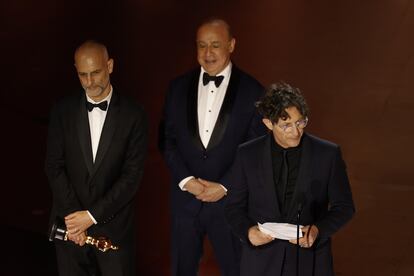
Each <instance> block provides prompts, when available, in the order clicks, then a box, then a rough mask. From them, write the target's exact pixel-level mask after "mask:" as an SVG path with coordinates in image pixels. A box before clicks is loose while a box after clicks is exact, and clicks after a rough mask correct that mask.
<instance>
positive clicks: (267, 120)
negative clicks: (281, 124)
mask: <svg viewBox="0 0 414 276" xmlns="http://www.w3.org/2000/svg"><path fill="white" fill-rule="evenodd" d="M262 122H263V124H265V126H266V127H267V128H268V129H269V130H273V123H272V121H270V120H269V119H267V118H263V119H262Z"/></svg>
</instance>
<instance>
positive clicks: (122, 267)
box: [55, 240, 136, 276]
mask: <svg viewBox="0 0 414 276" xmlns="http://www.w3.org/2000/svg"><path fill="white" fill-rule="evenodd" d="M55 248H56V257H57V264H58V270H59V275H60V276H135V261H136V260H135V255H134V250H133V249H134V247H133V245H132V244H131V246H130V247H129V246H128V245H127V246H122V247H120V248H119V250H116V251H114V250H109V251H107V252H101V251H99V250H98V249H96V248H95V247H93V246H90V245H84V246H82V247H81V246H79V245H76V244H75V243H73V242H71V241H58V240H56V241H55Z"/></svg>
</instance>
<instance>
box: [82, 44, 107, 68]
mask: <svg viewBox="0 0 414 276" xmlns="http://www.w3.org/2000/svg"><path fill="white" fill-rule="evenodd" d="M91 54H94V55H100V56H101V57H102V58H103V59H104V60H105V61H107V60H108V59H109V55H108V50H107V49H106V46H105V45H103V44H102V43H99V42H96V41H93V40H88V41H85V42H84V43H82V44H81V45H80V46H79V47H78V48H76V51H75V63H76V60H77V59H79V58H81V57H84V56H87V55H91Z"/></svg>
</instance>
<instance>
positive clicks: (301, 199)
mask: <svg viewBox="0 0 414 276" xmlns="http://www.w3.org/2000/svg"><path fill="white" fill-rule="evenodd" d="M305 200H306V197H305V194H304V193H303V192H301V193H299V194H298V196H297V202H298V212H297V216H296V276H299V248H300V246H299V221H300V215H301V213H302V210H303V206H304V205H305Z"/></svg>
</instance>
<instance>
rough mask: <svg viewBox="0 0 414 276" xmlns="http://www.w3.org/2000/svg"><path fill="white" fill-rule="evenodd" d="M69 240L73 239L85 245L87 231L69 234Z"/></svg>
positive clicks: (78, 243)
mask: <svg viewBox="0 0 414 276" xmlns="http://www.w3.org/2000/svg"><path fill="white" fill-rule="evenodd" d="M68 240H70V241H73V242H74V243H76V244H77V245H80V246H84V245H85V242H86V231H85V232H81V233H80V234H68Z"/></svg>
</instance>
